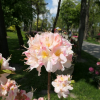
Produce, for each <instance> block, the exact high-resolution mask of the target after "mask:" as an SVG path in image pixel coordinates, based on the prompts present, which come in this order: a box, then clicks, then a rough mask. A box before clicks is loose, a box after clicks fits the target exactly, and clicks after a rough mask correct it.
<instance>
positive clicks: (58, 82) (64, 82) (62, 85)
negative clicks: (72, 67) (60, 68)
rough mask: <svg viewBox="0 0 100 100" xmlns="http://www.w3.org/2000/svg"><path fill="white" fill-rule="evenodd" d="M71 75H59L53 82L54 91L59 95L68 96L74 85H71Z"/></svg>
mask: <svg viewBox="0 0 100 100" xmlns="http://www.w3.org/2000/svg"><path fill="white" fill-rule="evenodd" d="M70 83H71V80H70V75H67V76H66V75H58V76H57V79H55V80H54V81H53V82H52V85H53V86H54V91H55V92H56V93H58V97H59V98H61V97H64V98H66V97H68V94H69V90H72V89H73V87H72V86H71V85H70Z"/></svg>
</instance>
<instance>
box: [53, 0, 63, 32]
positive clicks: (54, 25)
mask: <svg viewBox="0 0 100 100" xmlns="http://www.w3.org/2000/svg"><path fill="white" fill-rule="evenodd" d="M60 3H61V0H59V2H58V10H57V14H56V18H55V21H54V24H53V29H52V33H54V29H55V27H56V23H57V20H58V16H59V12H60Z"/></svg>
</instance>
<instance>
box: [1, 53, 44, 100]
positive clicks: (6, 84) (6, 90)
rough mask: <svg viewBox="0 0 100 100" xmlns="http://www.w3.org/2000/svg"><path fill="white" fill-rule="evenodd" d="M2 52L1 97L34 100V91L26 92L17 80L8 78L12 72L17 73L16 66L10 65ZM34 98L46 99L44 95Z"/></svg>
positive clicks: (5, 99) (8, 99)
mask: <svg viewBox="0 0 100 100" xmlns="http://www.w3.org/2000/svg"><path fill="white" fill-rule="evenodd" d="M9 60H10V58H8V59H7V60H6V59H5V58H4V57H2V54H0V97H1V98H2V100H32V99H33V91H31V92H28V93H26V91H25V90H20V89H19V85H18V84H17V83H16V81H15V80H11V79H7V76H8V75H10V74H15V73H14V71H15V68H14V67H10V66H9V63H8V61H9ZM33 100H44V98H43V97H40V98H38V99H33Z"/></svg>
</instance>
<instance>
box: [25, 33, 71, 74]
mask: <svg viewBox="0 0 100 100" xmlns="http://www.w3.org/2000/svg"><path fill="white" fill-rule="evenodd" d="M28 44H29V48H27V51H25V52H23V54H25V55H26V58H25V60H26V62H25V63H26V64H27V65H30V67H29V68H28V69H30V70H32V69H34V68H36V69H37V71H38V72H39V73H38V74H39V75H40V72H41V67H42V65H44V66H45V68H46V71H47V72H55V71H57V70H62V71H63V70H64V69H65V67H66V68H68V67H70V66H71V61H72V55H73V51H72V44H71V43H70V42H69V41H68V40H66V39H64V38H62V36H60V35H59V34H58V33H55V34H53V33H48V32H45V33H41V35H38V34H37V35H35V37H34V38H30V39H29V41H28Z"/></svg>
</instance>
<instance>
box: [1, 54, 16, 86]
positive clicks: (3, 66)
mask: <svg viewBox="0 0 100 100" xmlns="http://www.w3.org/2000/svg"><path fill="white" fill-rule="evenodd" d="M0 60H2V64H1V70H6V69H8V70H11V71H15V68H14V67H10V66H9V63H8V61H9V60H10V58H8V59H7V60H6V59H5V58H4V57H2V54H1V53H0ZM8 75H9V74H6V73H4V74H1V73H0V83H2V84H5V83H6V82H7V78H6V77H7V76H8Z"/></svg>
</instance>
